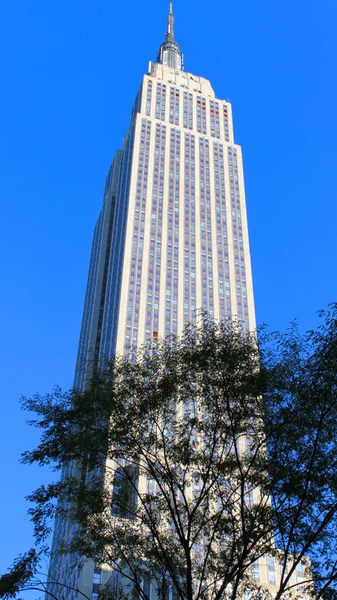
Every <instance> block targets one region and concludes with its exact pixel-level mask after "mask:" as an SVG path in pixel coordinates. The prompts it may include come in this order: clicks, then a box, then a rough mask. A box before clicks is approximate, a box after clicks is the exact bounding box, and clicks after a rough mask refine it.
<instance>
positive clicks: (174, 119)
mask: <svg viewBox="0 0 337 600" xmlns="http://www.w3.org/2000/svg"><path fill="white" fill-rule="evenodd" d="M179 96H180V92H179V90H178V89H176V88H173V87H171V90H170V123H172V125H179Z"/></svg>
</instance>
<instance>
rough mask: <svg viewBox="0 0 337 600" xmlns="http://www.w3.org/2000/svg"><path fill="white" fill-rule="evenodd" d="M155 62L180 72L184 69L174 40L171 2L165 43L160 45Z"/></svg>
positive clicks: (171, 3)
mask: <svg viewBox="0 0 337 600" xmlns="http://www.w3.org/2000/svg"><path fill="white" fill-rule="evenodd" d="M157 62H158V63H159V64H162V65H167V66H169V67H172V68H173V69H179V70H182V69H183V68H184V59H183V55H182V53H181V51H180V48H179V45H178V44H177V42H176V41H175V39H174V14H173V2H172V1H171V2H170V6H169V14H168V20H167V32H166V34H165V41H164V42H163V43H162V44H161V46H160V48H159V50H158V56H157Z"/></svg>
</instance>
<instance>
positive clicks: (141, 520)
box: [0, 305, 337, 600]
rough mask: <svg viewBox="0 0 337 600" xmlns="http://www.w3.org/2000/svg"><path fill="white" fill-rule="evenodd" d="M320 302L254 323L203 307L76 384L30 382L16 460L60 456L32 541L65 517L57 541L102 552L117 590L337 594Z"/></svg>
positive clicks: (336, 485) (331, 376)
mask: <svg viewBox="0 0 337 600" xmlns="http://www.w3.org/2000/svg"><path fill="white" fill-rule="evenodd" d="M321 317H322V320H323V324H322V325H321V327H319V328H318V330H317V331H316V332H308V333H306V334H304V335H300V334H299V332H298V329H297V327H296V325H294V324H293V325H292V327H291V328H290V330H289V331H288V332H287V333H286V334H283V335H281V334H268V333H266V332H265V331H261V332H259V335H258V336H256V334H251V333H243V331H242V330H241V329H240V327H239V326H237V325H236V324H235V323H233V322H229V321H228V322H221V323H214V322H212V320H211V319H210V318H209V317H207V315H200V317H199V321H198V324H197V325H190V326H188V327H187V328H186V329H185V331H184V333H183V335H182V337H181V338H174V337H172V338H170V339H168V340H164V341H160V340H158V341H157V342H156V343H155V344H152V345H147V346H144V347H143V348H141V349H140V350H138V351H137V352H132V351H130V353H129V354H128V356H125V357H116V358H115V359H114V360H113V361H112V362H110V363H107V364H106V365H104V367H101V368H100V369H97V370H96V371H95V373H94V376H93V378H92V381H91V384H90V386H88V388H87V390H85V391H84V392H79V391H76V390H70V391H69V392H67V393H65V394H64V393H62V392H61V391H60V390H59V389H57V390H55V392H54V393H53V394H51V395H47V396H44V397H41V396H39V395H37V396H35V397H34V398H31V399H27V398H25V399H24V400H23V408H24V409H25V410H28V411H31V412H34V413H35V414H36V415H37V417H36V419H35V420H34V421H32V422H31V423H32V424H33V425H34V426H37V427H40V428H41V429H42V435H41V441H40V444H39V446H38V447H37V448H36V449H35V450H33V451H31V452H27V453H25V455H24V457H23V460H24V462H26V463H33V462H38V463H39V464H42V465H43V464H53V465H54V468H55V469H56V470H59V469H61V468H63V469H64V475H63V478H62V480H61V482H59V483H56V484H51V485H49V486H47V487H44V486H42V487H41V488H39V489H38V490H36V492H34V493H33V494H32V496H31V497H30V500H31V501H33V503H34V506H33V507H32V508H31V509H30V514H31V516H32V519H33V521H34V524H35V533H36V537H37V542H38V543H39V544H43V543H44V541H45V539H46V536H47V535H48V533H49V521H50V517H51V516H53V517H55V516H56V517H57V518H59V519H68V520H71V522H72V523H73V532H72V537H71V539H66V540H63V543H62V544H60V548H59V551H60V552H61V553H64V554H67V553H68V554H69V553H70V554H71V555H72V556H77V557H78V560H79V562H80V561H83V560H87V559H92V560H93V561H95V563H96V564H98V565H104V564H105V565H109V566H110V567H111V568H112V572H111V573H112V576H111V581H110V583H109V586H107V588H106V589H105V593H112V597H114V598H117V597H118V594H121V595H124V596H125V595H126V596H127V597H130V598H131V597H134V594H136V596H137V597H140V598H142V599H143V600H148V589H149V582H150V581H151V582H152V584H153V585H154V586H155V587H156V590H157V594H158V596H159V598H161V599H163V600H164V599H166V598H167V597H168V596H167V593H168V589H169V588H172V595H173V598H177V599H178V598H179V599H181V600H199V599H200V600H222V599H228V600H235V599H236V598H242V597H243V595H244V593H245V594H246V596H247V597H249V595H250V597H251V598H254V597H258V598H268V597H272V596H273V597H274V598H276V600H281V598H290V597H296V595H298V594H300V595H302V597H303V595H305V594H306V595H307V597H315V598H317V599H318V598H324V599H329V598H334V597H336V594H337V591H336V590H337V587H336V582H337V552H336V550H337V548H336V531H337V477H336V475H337V441H336V422H337V419H336V417H337V394H336V385H337V352H336V350H337V327H336V324H337V306H336V305H333V306H332V307H331V310H330V311H328V312H326V313H321ZM56 500H57V501H58V502H57V503H56ZM263 563H267V565H266V569H265V572H266V573H267V572H269V576H270V581H269V584H270V585H269V586H268V585H265V584H264V583H265V582H263V581H262V582H261V581H259V573H258V569H259V566H260V569H261V572H262V565H263ZM261 572H260V574H261ZM4 577H7V576H6V575H5V576H3V578H4ZM3 578H2V579H0V585H1V581H2V580H3ZM19 579H20V578H19ZM273 581H274V582H275V583H273ZM121 584H122V585H121ZM2 589H3V588H1V587H0V597H3V598H8V597H10V594H9V591H10V588H7V592H6V591H5V593H3V592H2V591H1V590H2ZM16 589H18V588H16ZM8 590H9V591H8ZM15 591H16V590H15ZM270 592H272V596H270ZM12 596H13V594H12Z"/></svg>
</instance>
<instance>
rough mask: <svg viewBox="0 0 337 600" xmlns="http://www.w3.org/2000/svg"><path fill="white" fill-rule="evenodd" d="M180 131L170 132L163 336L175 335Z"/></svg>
mask: <svg viewBox="0 0 337 600" xmlns="http://www.w3.org/2000/svg"><path fill="white" fill-rule="evenodd" d="M179 194H180V131H178V130H177V129H172V130H171V138H170V173H169V198H168V218H167V222H168V227H167V259H166V290H165V294H166V299H165V335H167V334H168V333H177V314H178V313H177V311H178V260H179Z"/></svg>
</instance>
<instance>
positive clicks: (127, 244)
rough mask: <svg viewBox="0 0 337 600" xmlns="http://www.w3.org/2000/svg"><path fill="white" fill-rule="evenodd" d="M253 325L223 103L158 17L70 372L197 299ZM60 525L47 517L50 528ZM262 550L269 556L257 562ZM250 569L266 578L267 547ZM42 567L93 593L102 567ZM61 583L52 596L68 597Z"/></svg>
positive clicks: (242, 217)
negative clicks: (161, 33) (159, 38)
mask: <svg viewBox="0 0 337 600" xmlns="http://www.w3.org/2000/svg"><path fill="white" fill-rule="evenodd" d="M201 308H202V309H205V310H206V311H207V312H208V313H209V314H210V315H211V316H213V317H214V319H223V318H225V317H234V318H237V319H238V320H239V321H240V322H241V325H242V327H243V329H245V330H254V329H255V312H254V298H253V284H252V272H251V261H250V251H249V240H248V227H247V213H246V199H245V189H244V177H243V166H242V154H241V147H240V146H239V145H238V144H236V143H235V140H234V131H233V119H232V107H231V104H230V103H229V102H227V101H225V100H222V99H219V98H216V96H215V93H214V91H213V89H212V86H211V84H210V82H209V81H207V79H204V78H203V77H199V76H196V75H193V74H190V73H187V72H185V71H184V70H183V56H182V54H181V51H180V48H179V46H178V44H177V43H176V41H175V40H174V16H173V10H172V2H171V3H170V10H169V17H168V29H167V33H166V36H165V41H164V42H163V44H162V45H161V46H160V49H159V52H158V57H157V62H156V63H152V62H150V64H149V68H148V73H147V74H146V75H144V77H143V79H142V82H141V85H140V88H139V91H138V94H137V96H136V99H135V102H134V106H133V109H132V113H131V119H130V125H129V129H128V131H127V133H126V136H125V139H124V143H123V147H122V149H121V150H118V151H117V152H116V155H115V157H114V160H113V163H112V166H111V168H110V171H109V173H108V176H107V180H106V185H105V191H104V198H103V205H102V209H101V212H100V215H99V218H98V221H97V223H96V227H95V231H94V238H93V246H92V253H91V260H90V268H89V275H88V284H87V291H86V297H85V305H84V313H83V321H82V328H81V334H80V342H79V350H78V358H77V365H76V374H75V387H77V388H78V389H84V388H85V386H86V382H87V381H88V378H90V374H91V370H92V365H93V364H94V363H95V362H97V361H99V360H100V358H101V357H107V358H110V357H112V356H113V355H114V353H115V352H119V353H120V354H123V353H124V352H125V351H126V350H127V348H128V347H129V346H136V347H137V346H139V345H141V344H143V343H144V342H146V341H147V340H154V339H156V338H157V337H165V336H167V335H169V334H171V333H174V334H179V333H180V332H181V331H182V330H183V328H184V326H185V325H186V324H187V323H189V322H191V321H193V320H194V319H195V313H196V310H198V309H201ZM69 535H71V530H70V529H69V525H68V524H67V523H65V522H58V523H56V527H55V534H54V549H55V548H56V547H57V544H58V540H59V539H62V538H64V537H67V536H69ZM267 560H268V561H269V563H267ZM264 562H265V563H266V564H265V565H264V566H263V565H262V563H261V565H260V566H259V565H256V573H255V576H256V578H259V580H260V581H261V583H263V584H267V585H268V584H269V585H271V586H273V585H275V584H276V579H277V573H276V572H275V565H274V559H272V558H271V557H270V558H268V559H266V561H264ZM50 574H51V576H54V577H55V579H57V580H59V581H60V580H61V581H62V582H64V583H66V585H69V586H71V587H75V588H76V587H78V586H79V587H80V589H81V590H82V591H83V592H84V593H85V594H86V596H88V597H89V598H92V600H95V598H96V597H97V593H98V591H99V589H100V585H101V584H102V583H104V582H105V581H106V580H107V578H108V577H109V576H110V573H109V572H106V573H104V571H103V572H102V571H101V570H100V569H97V568H95V566H94V565H93V564H92V563H87V564H86V566H85V568H84V569H82V570H81V571H78V570H76V569H75V568H74V565H73V564H72V562H71V558H70V557H66V558H62V557H58V556H57V555H54V556H53V557H52V559H51V564H50ZM75 596H76V594H75V593H74V592H72V591H69V593H67V594H66V595H65V594H64V592H63V593H62V597H67V598H69V599H71V600H72V599H73V598H75Z"/></svg>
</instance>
